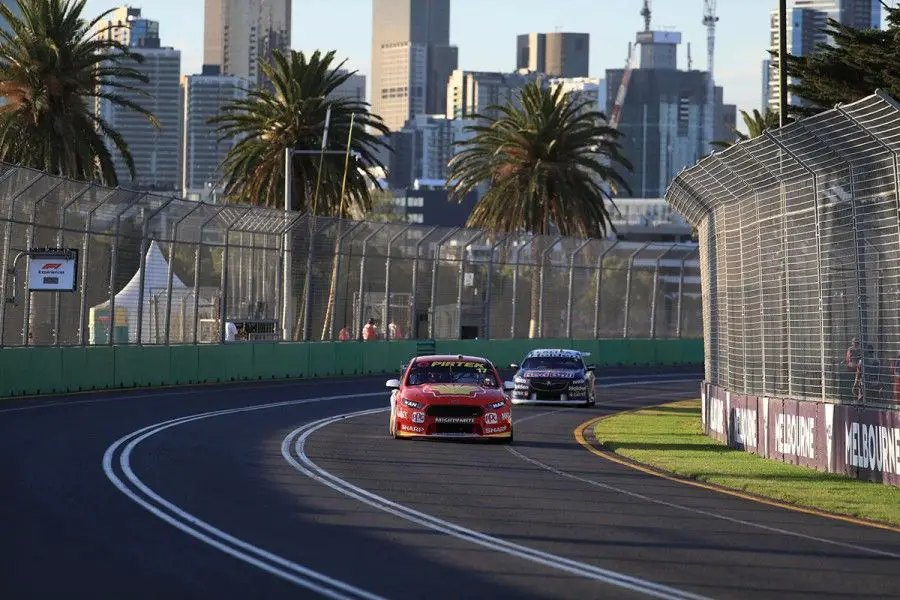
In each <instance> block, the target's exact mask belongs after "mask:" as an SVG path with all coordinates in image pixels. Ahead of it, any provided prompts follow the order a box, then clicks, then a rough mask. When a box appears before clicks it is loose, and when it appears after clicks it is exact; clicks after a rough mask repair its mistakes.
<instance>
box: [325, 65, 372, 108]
mask: <svg viewBox="0 0 900 600" xmlns="http://www.w3.org/2000/svg"><path fill="white" fill-rule="evenodd" d="M339 73H340V74H341V75H347V71H339ZM331 95H332V96H333V97H335V98H347V99H349V100H355V101H356V102H365V101H366V76H365V75H360V74H359V73H353V74H352V75H349V76H348V77H347V79H346V80H345V81H344V83H342V84H341V85H339V86H337V87H336V88H335V89H334V91H333V92H332V93H331Z"/></svg>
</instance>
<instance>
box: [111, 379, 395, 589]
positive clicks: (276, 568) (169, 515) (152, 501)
mask: <svg viewBox="0 0 900 600" xmlns="http://www.w3.org/2000/svg"><path fill="white" fill-rule="evenodd" d="M383 394H384V392H377V393H366V394H351V395H343V396H325V397H320V398H309V399H304V400H289V401H286V402H274V403H271V404H262V405H257V406H247V407H242V408H233V409H227V410H218V411H211V412H206V413H201V414H197V415H190V416H186V417H181V418H178V419H171V420H169V421H164V422H162V423H157V424H155V425H150V426H149V427H144V428H143V429H139V430H137V431H134V432H132V433H130V434H128V435H126V436H123V437H121V438H119V439H118V440H116V442H114V443H113V444H112V445H111V446H109V448H107V450H106V452H105V453H104V455H103V471H104V473H106V476H107V478H109V480H110V481H111V482H112V483H113V484H114V485H115V486H116V488H118V489H119V491H121V492H122V493H123V494H125V495H126V496H128V497H129V498H130V499H132V500H133V501H134V502H136V503H137V504H139V505H140V506H141V507H143V508H144V509H146V510H147V511H149V512H150V513H152V514H153V515H155V516H156V517H159V518H160V519H162V520H163V521H165V522H167V523H169V524H170V525H172V526H174V527H176V528H178V529H180V530H181V531H183V532H184V533H187V534H188V535H190V536H192V537H194V538H196V539H198V540H200V541H202V542H204V543H206V544H209V545H210V546H212V547H214V548H216V549H218V550H221V551H222V552H225V553H226V554H229V555H231V556H233V557H235V558H237V559H239V560H242V561H244V562H245V563H247V564H250V565H252V566H254V567H257V568H259V569H262V570H263V571H266V572H267V573H270V574H272V575H275V576H277V577H280V578H282V579H284V580H286V581H289V582H291V583H293V584H295V585H297V586H299V587H303V588H306V589H308V590H311V591H313V592H315V593H318V594H321V595H322V596H326V597H328V598H334V599H335V600H357V599H365V600H384V599H383V598H382V597H381V596H377V595H375V594H372V593H370V592H367V591H365V590H362V589H360V588H357V587H354V586H352V585H350V584H348V583H345V582H343V581H339V580H336V579H333V578H331V577H328V576H327V575H324V574H323V573H320V572H318V571H314V570H312V569H309V568H307V567H304V566H303V565H299V564H297V563H295V562H292V561H290V560H288V559H286V558H283V557H281V556H278V555H276V554H273V553H271V552H268V551H266V550H264V549H262V548H259V547H257V546H254V545H253V544H250V543H249V542H246V541H244V540H241V539H238V538H236V537H234V536H232V535H230V534H228V533H226V532H224V531H222V530H221V529H218V528H216V527H214V526H213V525H210V524H209V523H207V522H205V521H203V520H201V519H200V518H198V517H197V516H195V515H193V514H191V513H188V512H187V511H185V510H183V509H181V508H180V507H178V506H176V505H175V504H173V503H171V502H169V501H168V500H166V499H165V498H163V497H161V496H160V495H159V494H157V493H156V492H154V491H153V490H152V489H150V488H149V487H148V486H147V485H146V484H145V483H144V482H143V481H141V480H140V478H139V477H138V476H137V475H136V474H135V473H134V471H133V469H132V468H131V454H132V452H133V451H134V449H135V448H136V447H137V446H138V444H140V443H141V442H143V441H144V440H146V439H148V438H150V437H152V436H154V435H156V434H158V433H160V432H162V431H165V430H166V429H169V428H172V427H177V426H179V425H184V424H186V423H191V422H194V421H200V420H203V419H209V418H211V417H218V416H222V415H229V414H235V413H245V412H253V411H257V410H264V409H268V408H279V407H286V406H296V405H300V404H311V403H314V402H324V401H329V400H347V399H354V398H361V397H367V396H379V395H383ZM123 446H124V450H122V452H121V453H120V454H119V455H118V466H119V468H120V469H121V471H122V473H123V474H124V476H125V479H126V480H127V481H128V483H126V482H125V481H123V480H122V479H121V478H120V477H119V476H118V475H117V474H116V472H115V470H114V466H113V465H114V459H115V456H116V453H117V452H118V451H119V449H120V448H122V447H123ZM129 483H130V484H131V485H132V486H134V487H135V488H136V489H137V491H135V490H133V489H132V488H131V487H129V485H128V484H129ZM138 492H140V493H138ZM141 494H143V495H144V496H146V498H145V497H143V496H142V495H141Z"/></svg>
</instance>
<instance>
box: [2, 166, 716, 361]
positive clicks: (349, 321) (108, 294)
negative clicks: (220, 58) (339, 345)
mask: <svg viewBox="0 0 900 600" xmlns="http://www.w3.org/2000/svg"><path fill="white" fill-rule="evenodd" d="M0 232H2V244H3V246H2V254H0V256H2V258H0V260H2V265H0V266H2V269H3V273H4V274H5V276H4V277H3V278H2V297H3V298H4V299H5V300H6V301H5V302H2V303H0V345H2V346H20V345H40V346H46V345H66V346H68V345H101V344H195V343H221V342H224V341H226V339H228V340H230V337H231V336H230V334H229V333H228V331H229V330H231V328H230V326H229V325H228V324H229V323H233V324H234V325H235V329H236V330H237V335H236V341H244V340H245V341H278V340H338V339H345V338H349V339H351V340H352V339H358V338H359V337H360V334H361V331H362V328H363V325H364V324H365V323H367V322H368V321H369V319H375V320H376V327H377V331H378V335H379V337H382V338H388V339H390V338H392V337H393V338H403V339H408V338H434V339H457V338H480V339H487V338H494V339H498V338H523V337H529V336H532V337H541V338H563V337H566V338H622V337H625V338H699V337H700V336H701V333H702V313H701V307H700V300H701V298H700V276H699V273H700V271H699V266H698V250H697V246H696V245H692V244H687V245H684V244H660V243H646V244H645V243H635V242H624V241H622V242H615V241H607V240H598V239H573V238H562V237H552V236H548V237H540V236H528V235H507V234H497V233H490V232H485V231H477V230H471V229H461V228H438V227H435V228H432V227H423V226H421V225H411V224H410V225H408V224H405V223H374V222H354V221H347V220H339V219H335V218H324V217H316V218H311V217H309V216H308V215H303V214H297V213H285V212H282V211H277V210H269V209H264V208H259V207H249V206H242V205H228V204H205V203H199V202H193V201H186V200H181V199H176V198H170V197H164V196H160V195H155V194H153V193H147V192H137V191H129V190H124V189H107V188H103V187H99V186H96V185H91V184H85V183H81V182H74V181H70V180H66V179H63V178H59V177H54V176H49V175H46V174H44V173H41V172H38V171H34V170H30V169H26V168H21V167H13V166H9V165H0ZM46 248H55V249H60V248H61V249H71V250H77V251H78V267H77V269H78V272H77V285H76V286H75V289H74V291H72V292H69V291H51V292H48V291H30V292H29V291H28V289H29V285H30V284H29V280H28V277H27V276H26V275H25V274H26V273H27V271H28V270H27V269H26V265H25V263H26V260H27V257H28V252H27V251H30V250H34V249H46ZM284 264H287V265H289V268H288V269H284V268H283V265H284Z"/></svg>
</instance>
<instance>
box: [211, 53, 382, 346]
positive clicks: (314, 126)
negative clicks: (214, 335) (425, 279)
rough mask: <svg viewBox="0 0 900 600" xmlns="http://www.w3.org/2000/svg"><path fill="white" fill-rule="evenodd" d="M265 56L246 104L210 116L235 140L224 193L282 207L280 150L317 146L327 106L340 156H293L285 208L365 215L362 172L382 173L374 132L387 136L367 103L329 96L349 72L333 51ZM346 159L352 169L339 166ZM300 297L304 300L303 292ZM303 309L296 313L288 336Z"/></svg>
mask: <svg viewBox="0 0 900 600" xmlns="http://www.w3.org/2000/svg"><path fill="white" fill-rule="evenodd" d="M272 54H273V62H272V63H271V64H270V63H267V62H262V61H261V62H260V64H259V66H260V69H261V70H262V72H263V74H264V75H265V78H266V80H267V82H268V84H269V86H268V89H266V88H263V89H259V90H253V91H250V92H249V93H248V96H247V98H246V99H243V100H238V101H236V102H233V103H231V104H229V105H227V106H225V107H223V110H222V114H220V115H219V116H218V117H215V118H213V119H211V122H214V123H218V124H219V131H220V132H221V133H222V139H236V140H238V141H237V142H236V143H235V144H234V146H233V147H232V148H231V150H230V151H229V153H228V155H227V156H226V158H225V161H224V162H223V164H222V171H223V173H224V178H225V181H226V184H225V195H226V196H227V197H230V199H231V200H232V201H236V202H242V203H247V204H258V205H263V206H269V207H273V208H283V207H284V177H285V173H284V155H285V150H286V149H288V148H295V149H301V150H307V151H309V150H313V151H315V150H318V149H319V148H321V146H322V141H323V137H324V132H325V121H326V118H327V115H328V113H329V109H330V118H329V119H328V140H327V149H328V150H331V151H335V150H340V151H341V152H339V153H337V154H324V153H319V152H314V153H312V154H310V153H308V152H307V153H304V154H296V155H294V156H293V158H292V163H291V170H292V181H291V194H292V200H293V205H292V206H291V207H289V208H291V209H293V210H297V211H303V212H309V213H310V214H313V215H322V214H324V215H332V216H338V217H344V216H346V215H347V214H349V213H350V212H351V211H363V212H368V210H369V209H370V208H371V206H372V192H371V191H370V186H369V185H368V184H369V183H371V184H373V186H372V187H377V179H376V178H375V176H374V175H371V174H370V171H371V170H374V168H377V167H381V168H382V169H383V165H382V164H381V163H380V161H379V160H378V156H377V152H378V150H379V149H380V148H386V147H387V145H386V144H385V143H384V142H383V141H382V140H381V139H380V138H379V137H378V136H377V135H376V133H382V134H386V133H388V129H387V127H386V126H385V125H384V123H383V122H382V120H381V118H380V117H378V116H377V115H374V114H372V113H370V112H369V105H368V104H367V103H365V102H360V101H358V100H353V99H349V98H340V97H335V96H334V91H335V90H336V89H337V88H338V86H340V85H341V84H342V83H344V82H345V81H346V80H347V79H348V78H349V77H350V76H351V75H353V73H351V72H347V71H343V70H342V69H341V67H343V65H344V62H342V63H340V64H334V62H335V61H334V57H335V52H334V51H331V52H328V53H327V54H324V55H323V54H322V53H321V52H319V51H316V52H314V53H313V54H312V55H311V56H310V57H309V58H308V59H307V57H306V56H305V55H304V54H303V53H302V52H294V51H293V50H292V51H290V53H289V54H287V55H284V54H282V53H281V52H279V51H274V52H273V53H272ZM341 154H343V156H342V155H341ZM351 155H352V156H353V157H354V161H350V162H353V163H354V164H353V168H347V167H348V165H349V163H348V161H347V159H349V158H350V156H351ZM311 233H312V232H311ZM342 233H343V221H339V222H338V228H337V233H336V237H335V253H334V258H333V259H332V261H333V263H332V276H331V284H330V286H329V287H330V291H329V294H328V303H327V312H326V314H325V325H324V328H323V329H324V330H323V333H322V337H323V339H324V338H326V337H327V329H328V323H329V320H330V315H331V313H332V312H333V304H334V301H335V293H336V289H337V271H338V264H339V261H340V256H339V255H338V247H337V245H338V240H339V239H340V237H341V234H342ZM302 297H303V298H304V299H305V301H306V302H308V301H309V298H308V290H304V291H303V294H302ZM304 312H305V311H300V312H298V314H297V320H296V323H295V324H294V331H295V334H294V337H295V338H296V337H297V336H298V335H299V331H300V327H299V324H300V320H301V318H302V314H303V313H304Z"/></svg>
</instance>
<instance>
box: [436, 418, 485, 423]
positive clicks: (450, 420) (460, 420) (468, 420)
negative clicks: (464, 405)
mask: <svg viewBox="0 0 900 600" xmlns="http://www.w3.org/2000/svg"><path fill="white" fill-rule="evenodd" d="M434 422H435V423H474V422H475V417H435V419H434Z"/></svg>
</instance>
